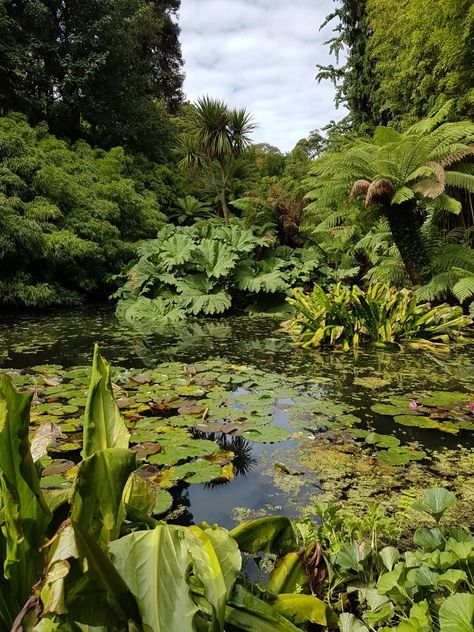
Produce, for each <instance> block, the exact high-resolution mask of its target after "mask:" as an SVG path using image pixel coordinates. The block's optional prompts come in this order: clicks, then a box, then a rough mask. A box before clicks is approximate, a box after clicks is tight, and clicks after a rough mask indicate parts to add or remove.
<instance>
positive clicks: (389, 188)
mask: <svg viewBox="0 0 474 632" xmlns="http://www.w3.org/2000/svg"><path fill="white" fill-rule="evenodd" d="M394 193H395V189H394V187H393V184H392V183H391V182H390V180H387V179H386V178H379V179H378V180H374V181H373V182H372V183H371V185H370V186H369V188H368V189H367V195H366V198H365V203H366V204H367V205H369V204H387V203H390V200H391V199H392V197H393V194H394Z"/></svg>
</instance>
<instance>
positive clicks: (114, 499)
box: [71, 448, 135, 545]
mask: <svg viewBox="0 0 474 632" xmlns="http://www.w3.org/2000/svg"><path fill="white" fill-rule="evenodd" d="M134 468H135V455H134V453H133V452H131V451H130V450H124V449H122V448H110V449H108V450H101V451H100V452H96V453H95V454H93V455H92V456H91V457H89V458H88V459H86V460H85V461H83V462H82V463H81V466H80V469H79V473H78V475H77V479H76V483H75V489H74V495H73V499H72V512H71V519H72V522H73V523H74V524H77V525H79V526H80V528H81V529H82V530H83V531H87V532H88V533H90V534H91V535H93V537H95V538H96V539H97V541H98V542H100V543H102V544H104V545H105V544H107V543H108V542H110V540H114V539H115V538H117V537H118V536H119V534H120V527H121V525H122V522H123V521H124V519H125V514H126V512H125V507H124V504H123V501H122V495H123V490H124V487H125V484H126V482H127V480H128V477H129V476H130V474H131V473H132V471H133V470H134Z"/></svg>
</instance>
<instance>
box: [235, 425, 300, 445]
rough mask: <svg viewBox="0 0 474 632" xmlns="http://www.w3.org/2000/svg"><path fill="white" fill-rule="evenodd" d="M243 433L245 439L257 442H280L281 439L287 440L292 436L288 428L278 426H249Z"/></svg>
mask: <svg viewBox="0 0 474 632" xmlns="http://www.w3.org/2000/svg"><path fill="white" fill-rule="evenodd" d="M242 434H243V436H244V437H245V439H248V441H254V442H255V443H280V442H281V441H287V440H288V439H289V438H290V436H291V435H290V433H289V432H288V430H285V429H284V428H278V427H277V426H259V427H258V428H247V430H245V431H244V432H243V433H242Z"/></svg>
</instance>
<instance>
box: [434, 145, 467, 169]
mask: <svg viewBox="0 0 474 632" xmlns="http://www.w3.org/2000/svg"><path fill="white" fill-rule="evenodd" d="M468 156H474V145H469V146H468V147H462V148H460V149H456V150H455V151H453V152H452V153H450V154H448V155H447V156H445V157H444V158H443V160H440V161H439V164H440V165H441V166H442V167H444V168H445V169H446V167H451V165H454V164H455V163H457V162H461V160H464V158H467V157H468Z"/></svg>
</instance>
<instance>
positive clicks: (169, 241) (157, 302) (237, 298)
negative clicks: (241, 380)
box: [115, 220, 332, 323]
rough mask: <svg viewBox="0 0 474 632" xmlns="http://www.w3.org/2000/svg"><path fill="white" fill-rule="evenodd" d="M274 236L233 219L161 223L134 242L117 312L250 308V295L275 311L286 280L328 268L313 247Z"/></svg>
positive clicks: (133, 316)
mask: <svg viewBox="0 0 474 632" xmlns="http://www.w3.org/2000/svg"><path fill="white" fill-rule="evenodd" d="M272 242H273V238H271V237H270V238H268V237H260V236H258V235H256V234H255V233H254V232H253V231H252V230H250V229H248V228H244V227H243V226H242V224H241V223H240V222H238V221H237V220H234V223H232V224H231V225H229V226H226V225H224V224H223V223H222V222H220V221H219V220H217V221H214V222H210V221H201V222H197V223H195V224H194V225H193V226H189V227H188V226H185V227H175V226H167V227H165V228H163V229H162V230H161V231H160V233H159V234H158V237H157V239H155V240H152V241H146V242H143V244H141V245H140V246H139V249H138V253H139V255H140V258H139V260H138V261H137V262H135V263H134V264H133V265H131V266H129V268H128V269H127V270H126V271H125V273H124V275H123V280H124V284H123V286H122V287H121V288H120V290H119V291H118V292H117V293H116V295H115V296H116V297H118V298H119V299H120V301H119V304H118V314H119V315H120V316H123V317H125V318H126V319H127V320H129V321H132V322H135V323H140V322H147V323H149V322H153V321H155V322H158V321H161V322H162V321H163V319H166V320H176V319H178V320H179V319H182V318H185V317H187V316H197V315H202V314H204V315H215V314H223V313H224V312H227V311H228V310H229V309H231V307H234V308H235V307H240V308H247V309H252V307H251V306H252V304H254V303H258V304H259V305H260V306H261V307H262V306H265V307H267V308H268V309H269V310H270V311H281V309H282V308H283V309H284V308H285V305H284V299H285V296H286V295H287V294H289V292H290V290H291V288H292V287H294V286H297V285H301V284H303V283H307V282H310V281H313V280H318V281H320V282H322V281H323V280H325V279H326V278H327V277H328V275H331V274H332V271H331V269H330V268H329V267H328V266H327V265H326V264H325V263H323V262H322V260H321V255H320V254H319V252H318V251H317V250H316V249H313V248H307V249H301V248H296V249H292V248H288V247H283V246H279V247H274V245H273V243H272Z"/></svg>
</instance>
